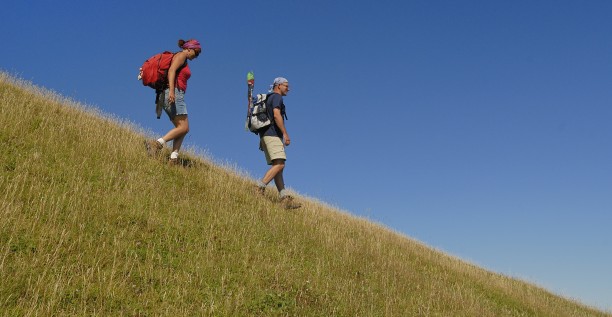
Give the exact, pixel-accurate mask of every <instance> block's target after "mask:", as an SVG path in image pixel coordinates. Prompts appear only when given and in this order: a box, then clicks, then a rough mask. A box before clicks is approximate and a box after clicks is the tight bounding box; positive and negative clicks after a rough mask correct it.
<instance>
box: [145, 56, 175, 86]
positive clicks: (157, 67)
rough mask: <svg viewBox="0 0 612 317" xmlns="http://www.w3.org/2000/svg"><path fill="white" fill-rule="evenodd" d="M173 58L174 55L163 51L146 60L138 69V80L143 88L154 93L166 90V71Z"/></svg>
mask: <svg viewBox="0 0 612 317" xmlns="http://www.w3.org/2000/svg"><path fill="white" fill-rule="evenodd" d="M173 57H174V53H172V52H168V51H165V52H162V53H159V54H156V55H154V56H152V57H151V58H149V59H147V60H146V61H145V62H144V64H142V67H140V74H139V75H138V79H139V80H142V84H143V85H144V86H149V87H151V88H153V89H155V90H156V91H159V90H164V89H166V88H168V69H170V64H172V58H173Z"/></svg>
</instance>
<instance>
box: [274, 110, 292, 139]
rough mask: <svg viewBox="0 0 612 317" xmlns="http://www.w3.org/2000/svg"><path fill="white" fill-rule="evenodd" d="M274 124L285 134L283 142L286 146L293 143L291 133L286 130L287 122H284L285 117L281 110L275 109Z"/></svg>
mask: <svg viewBox="0 0 612 317" xmlns="http://www.w3.org/2000/svg"><path fill="white" fill-rule="evenodd" d="M274 122H276V126H277V127H278V128H279V129H280V132H281V133H282V134H283V140H284V141H285V145H287V146H288V145H289V144H290V143H291V139H289V133H287V129H285V121H284V120H283V116H282V115H281V111H280V109H279V108H274Z"/></svg>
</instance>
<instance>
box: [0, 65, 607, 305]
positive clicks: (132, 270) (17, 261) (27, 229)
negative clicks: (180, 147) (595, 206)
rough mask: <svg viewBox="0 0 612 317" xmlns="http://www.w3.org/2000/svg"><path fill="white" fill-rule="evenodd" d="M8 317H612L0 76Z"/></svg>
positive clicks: (1, 274)
mask: <svg viewBox="0 0 612 317" xmlns="http://www.w3.org/2000/svg"><path fill="white" fill-rule="evenodd" d="M0 120H1V121H2V124H1V125H0V144H2V149H3V151H1V152H0V280H1V281H2V282H1V283H0V313H1V315H7V316H14V315H41V316H49V315H87V316H91V315H97V316H108V315H134V316H140V315H155V316H157V315H172V316H191V315H205V316H208V315H210V316H608V315H606V314H605V313H602V312H599V311H597V310H594V309H591V308H588V307H585V306H582V305H580V304H578V303H576V302H573V301H570V300H567V299H564V298H561V297H558V296H556V295H554V294H551V293H549V292H547V291H546V290H543V289H541V288H538V287H536V286H533V285H530V284H527V283H524V282H522V281H519V280H516V279H511V278H507V277H504V276H501V275H498V274H494V273H491V272H487V271H485V270H483V269H481V268H478V267H476V266H474V265H471V264H468V263H465V262H463V261H460V260H458V259H456V258H453V257H450V256H447V255H445V254H443V253H441V252H438V251H436V250H433V249H431V248H429V247H427V246H425V245H423V244H421V243H419V242H417V241H414V240H412V239H409V238H407V237H405V236H402V235H399V234H397V233H394V232H392V231H390V230H388V229H386V228H384V227H382V226H380V225H377V224H373V223H371V222H369V221H366V220H363V219H359V218H356V217H353V216H351V215H348V214H346V213H343V212H341V211H338V210H335V209H332V208H330V207H328V206H325V205H324V204H320V203H317V202H315V201H312V200H304V207H303V208H301V209H299V210H297V211H292V212H288V211H285V210H283V209H281V208H280V207H279V205H278V203H277V202H276V201H275V197H274V196H272V195H270V196H269V197H268V199H256V198H257V197H256V196H254V195H253V194H252V193H251V191H250V190H249V189H250V188H251V187H252V186H253V185H252V181H251V180H249V179H247V178H245V177H243V176H240V175H237V173H235V172H232V171H230V170H227V169H224V168H222V167H219V166H216V165H215V164H213V163H211V162H208V161H206V160H205V159H203V158H201V157H197V156H196V155H193V154H191V155H190V156H188V158H187V159H186V160H185V161H184V162H183V163H184V164H183V166H182V167H169V166H167V165H166V164H165V163H164V162H163V161H160V160H156V159H152V158H149V157H147V155H146V153H145V151H144V148H143V146H142V141H143V140H144V134H143V133H141V132H139V131H138V129H137V128H134V127H133V126H131V125H129V124H124V123H121V122H119V121H118V120H114V119H109V118H107V117H105V116H103V115H101V114H99V113H96V112H95V111H92V110H91V109H89V110H88V109H86V108H84V107H82V106H79V105H78V104H75V103H74V102H72V101H70V100H65V99H63V98H62V97H60V96H57V95H55V94H53V93H50V92H47V91H44V90H42V89H39V88H36V87H33V86H31V85H29V84H27V83H21V82H18V81H16V80H14V79H12V78H11V77H10V76H8V75H6V74H3V73H0Z"/></svg>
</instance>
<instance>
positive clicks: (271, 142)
mask: <svg viewBox="0 0 612 317" xmlns="http://www.w3.org/2000/svg"><path fill="white" fill-rule="evenodd" d="M260 145H261V149H262V150H263V151H264V154H265V155H266V162H267V163H268V165H272V161H273V160H279V159H282V160H287V155H286V154H285V145H284V144H283V141H282V140H281V138H279V137H276V136H264V137H263V138H261V144H260Z"/></svg>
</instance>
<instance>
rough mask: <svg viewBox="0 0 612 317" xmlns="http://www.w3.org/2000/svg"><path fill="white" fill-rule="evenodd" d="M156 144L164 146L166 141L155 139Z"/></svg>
mask: <svg viewBox="0 0 612 317" xmlns="http://www.w3.org/2000/svg"><path fill="white" fill-rule="evenodd" d="M157 143H159V144H161V145H164V144H166V141H164V139H163V138H159V139H157Z"/></svg>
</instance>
